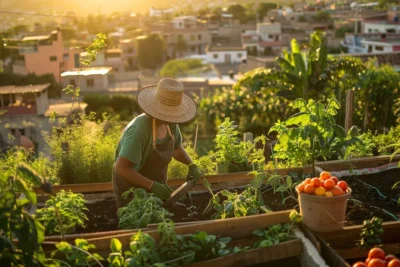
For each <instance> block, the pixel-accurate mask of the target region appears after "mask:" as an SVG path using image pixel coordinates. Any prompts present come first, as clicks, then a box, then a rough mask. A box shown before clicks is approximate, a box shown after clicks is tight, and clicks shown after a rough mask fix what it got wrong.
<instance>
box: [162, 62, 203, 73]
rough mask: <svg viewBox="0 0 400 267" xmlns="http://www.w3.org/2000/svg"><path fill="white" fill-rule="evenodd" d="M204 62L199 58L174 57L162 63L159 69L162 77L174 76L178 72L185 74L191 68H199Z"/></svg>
mask: <svg viewBox="0 0 400 267" xmlns="http://www.w3.org/2000/svg"><path fill="white" fill-rule="evenodd" d="M203 66H204V64H203V63H202V61H201V60H200V59H175V60H170V61H168V62H167V63H165V64H164V66H163V67H162V69H161V71H160V75H161V76H163V77H172V78H176V77H177V76H178V75H180V74H185V73H187V72H189V71H191V70H194V69H199V68H201V67H203Z"/></svg>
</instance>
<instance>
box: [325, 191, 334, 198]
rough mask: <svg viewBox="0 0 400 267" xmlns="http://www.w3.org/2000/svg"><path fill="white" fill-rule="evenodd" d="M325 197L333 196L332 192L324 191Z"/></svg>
mask: <svg viewBox="0 0 400 267" xmlns="http://www.w3.org/2000/svg"><path fill="white" fill-rule="evenodd" d="M325 196H326V197H333V193H332V192H331V191H326V192H325Z"/></svg>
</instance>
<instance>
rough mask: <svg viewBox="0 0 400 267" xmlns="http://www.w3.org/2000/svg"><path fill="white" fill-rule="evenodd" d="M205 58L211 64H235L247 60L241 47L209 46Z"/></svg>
mask: <svg viewBox="0 0 400 267" xmlns="http://www.w3.org/2000/svg"><path fill="white" fill-rule="evenodd" d="M206 56H207V62H208V63H211V64H235V63H241V62H242V61H244V60H246V59H247V51H246V48H244V47H243V46H236V47H235V46H209V47H208V48H207V49H206Z"/></svg>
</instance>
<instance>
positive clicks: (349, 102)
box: [344, 90, 354, 132]
mask: <svg viewBox="0 0 400 267" xmlns="http://www.w3.org/2000/svg"><path fill="white" fill-rule="evenodd" d="M353 99H354V91H353V90H347V92H346V115H345V122H344V128H345V130H346V132H348V131H349V129H350V128H351V127H352V126H353Z"/></svg>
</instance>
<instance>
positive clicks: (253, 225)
mask: <svg viewBox="0 0 400 267" xmlns="http://www.w3.org/2000/svg"><path fill="white" fill-rule="evenodd" d="M291 211H292V210H287V211H280V212H273V213H268V214H261V215H254V216H249V217H241V218H230V219H223V220H222V219H220V220H209V221H199V222H196V223H191V224H187V225H176V227H175V231H176V233H177V234H192V233H195V232H196V231H206V232H207V234H212V235H216V236H218V237H231V238H232V241H231V242H232V243H234V244H242V245H249V244H250V243H249V242H250V241H252V240H254V236H253V235H252V233H253V231H254V230H257V229H261V228H267V227H269V226H271V225H274V224H278V223H287V222H289V214H290V212H291ZM142 231H143V232H145V233H147V234H149V235H150V236H152V237H153V238H154V239H155V240H156V242H158V241H159V239H160V237H159V235H158V233H157V230H152V229H151V230H146V229H143V230H142ZM134 233H136V232H135V231H132V232H130V233H123V234H115V233H112V232H109V235H107V236H103V237H97V238H89V239H88V241H89V242H90V243H92V244H94V245H95V246H96V253H99V254H100V255H105V256H107V255H108V253H109V251H110V242H111V239H112V238H118V239H119V240H120V241H121V243H122V245H123V248H124V249H126V248H128V247H129V243H130V239H131V236H132V235H133V234H134ZM54 244H55V242H47V241H45V242H44V244H43V247H44V249H45V251H51V250H54ZM302 251H303V246H302V242H301V240H299V239H294V240H290V241H287V242H283V243H280V244H278V245H276V246H272V247H267V248H260V249H252V250H249V251H245V252H241V253H238V254H232V255H228V256H225V257H220V258H216V259H212V260H209V261H205V262H199V263H194V264H192V265H190V266H192V267H203V266H204V267H205V266H247V265H254V264H258V263H263V262H268V261H272V260H278V259H284V258H289V257H293V256H298V255H301V253H302Z"/></svg>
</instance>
